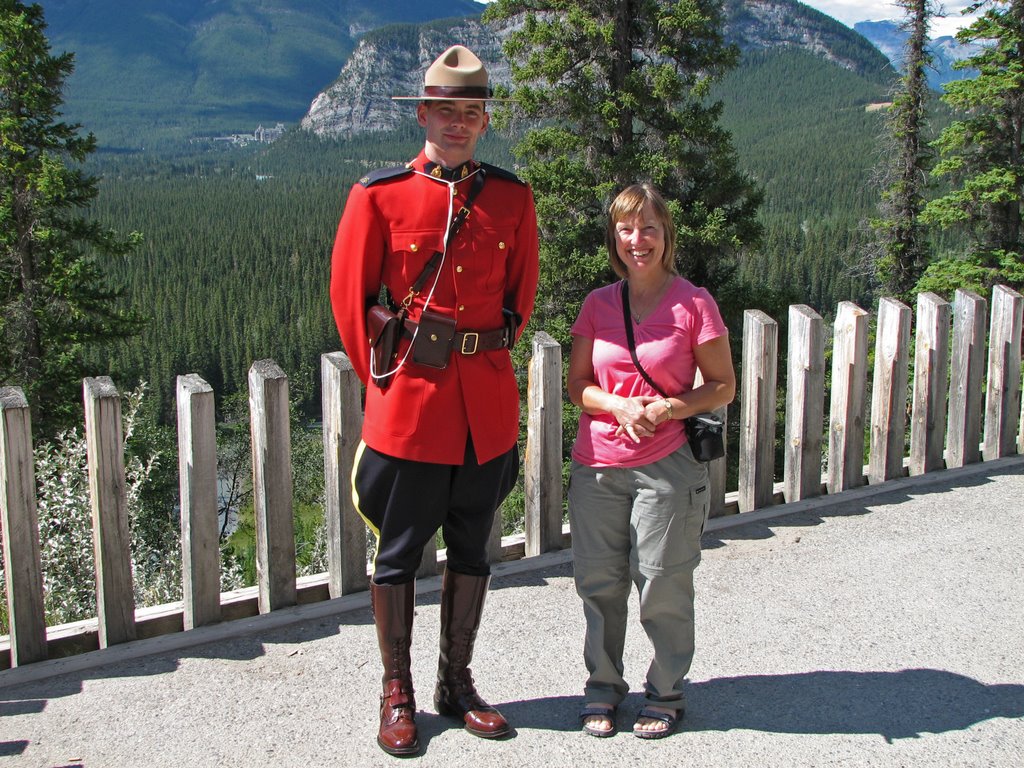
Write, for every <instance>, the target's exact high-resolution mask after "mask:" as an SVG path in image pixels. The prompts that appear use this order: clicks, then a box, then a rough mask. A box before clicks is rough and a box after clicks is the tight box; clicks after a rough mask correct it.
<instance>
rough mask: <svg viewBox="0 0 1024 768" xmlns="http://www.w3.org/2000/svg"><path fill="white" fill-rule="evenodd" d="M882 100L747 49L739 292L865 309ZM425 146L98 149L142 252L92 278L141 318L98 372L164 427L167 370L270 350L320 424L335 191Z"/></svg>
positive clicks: (493, 151) (295, 143)
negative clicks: (138, 153)
mask: <svg viewBox="0 0 1024 768" xmlns="http://www.w3.org/2000/svg"><path fill="white" fill-rule="evenodd" d="M886 93H887V86H886V84H885V83H883V82H879V81H878V79H877V78H867V77H864V76H862V75H860V74H857V73H856V72H852V71H850V70H848V69H845V68H843V67H840V66H838V65H836V64H834V63H831V62H829V61H826V60H824V59H823V58H821V57H819V56H815V55H814V54H812V53H808V52H806V51H800V50H786V49H779V48H774V49H769V50H762V51H759V52H758V51H751V52H748V53H747V55H746V56H745V57H744V63H743V64H742V65H741V66H740V67H739V68H738V69H737V70H736V71H735V72H734V73H732V74H731V75H730V76H729V77H728V78H727V79H726V81H725V82H723V83H722V84H721V85H720V86H719V87H718V89H717V90H716V92H715V94H714V95H715V97H716V98H720V99H722V100H723V102H724V104H725V113H724V116H723V122H724V124H725V126H726V127H727V128H728V129H729V130H731V131H732V132H733V135H734V138H735V145H736V148H737V151H738V153H739V156H740V161H741V165H742V166H743V167H744V168H745V169H746V170H747V171H749V172H750V173H751V174H752V175H754V176H755V177H756V178H757V179H758V181H759V182H760V183H761V184H762V185H763V186H764V188H765V190H766V201H765V205H764V207H763V211H762V219H763V221H764V223H765V225H766V236H765V241H764V246H763V248H761V249H759V250H758V251H757V252H756V253H752V254H750V255H749V256H748V257H746V258H745V260H744V261H743V262H742V263H741V264H740V265H739V268H740V272H741V275H742V276H744V277H746V278H747V279H748V281H749V283H750V284H752V285H755V286H757V285H760V286H764V287H767V288H771V289H774V290H776V291H779V292H781V293H783V294H784V295H785V296H786V297H787V298H788V299H790V300H792V301H794V302H806V303H809V304H811V305H812V306H814V307H816V308H818V309H819V311H821V312H823V313H825V314H828V313H829V312H831V311H832V310H833V309H834V307H835V304H836V303H837V302H838V301H840V300H844V299H851V300H856V301H861V302H864V303H865V304H866V305H870V301H869V299H870V296H869V285H868V280H867V278H866V276H865V275H864V274H863V273H864V270H858V269H857V268H856V266H855V264H856V261H857V259H858V256H857V248H856V244H857V238H858V236H859V235H858V232H859V224H860V221H861V220H862V219H864V218H865V217H867V216H869V215H871V213H872V211H873V206H874V201H875V196H876V192H875V190H874V189H873V188H872V187H871V183H870V179H871V175H872V167H873V166H874V163H875V160H876V157H877V154H878V153H877V151H876V149H875V147H876V138H877V136H878V134H879V133H880V130H881V117H880V115H881V113H880V112H878V111H870V110H869V109H868V107H869V106H870V105H872V104H874V103H877V102H879V101H882V100H884V99H885V97H886ZM421 146H422V133H421V132H420V130H419V129H418V127H417V126H415V123H413V122H412V121H411V120H409V121H407V122H404V123H402V124H400V126H399V127H398V128H397V129H395V131H392V132H389V133H387V134H367V135H364V136H362V137H356V138H350V139H347V140H337V139H327V138H319V137H317V136H315V135H313V134H310V133H307V132H305V131H292V132H290V133H289V134H288V135H286V137H285V138H283V139H282V140H280V141H278V142H277V143H276V144H273V145H271V146H270V147H260V148H254V147H249V148H248V149H246V150H230V151H229V150H222V151H220V152H212V153H211V152H208V153H205V154H202V155H198V156H196V157H194V158H192V159H190V160H188V161H185V160H179V161H175V162H170V161H166V162H162V163H153V161H152V160H148V159H144V158H142V157H135V158H133V157H129V158H120V159H119V158H111V157H109V156H108V157H107V158H106V160H105V161H104V165H103V166H102V167H101V169H100V170H102V171H103V173H104V176H105V178H104V182H103V185H102V190H101V196H100V200H99V202H98V203H97V205H96V207H95V211H94V212H95V213H96V214H97V216H98V217H100V218H101V220H103V221H104V222H106V223H109V224H110V225H111V226H115V227H117V228H118V229H119V230H121V231H128V230H140V231H142V232H143V233H144V234H145V242H144V244H143V245H142V247H141V249H140V252H139V253H138V255H137V256H135V257H133V258H131V259H129V260H119V261H117V262H114V263H110V264H107V265H105V267H106V268H107V269H108V270H110V273H111V275H112V277H113V279H114V280H115V282H117V283H118V284H120V285H123V286H125V288H126V297H125V299H126V301H129V302H130V303H131V304H132V306H134V307H136V308H138V309H140V310H141V311H144V312H146V313H147V314H149V316H150V318H151V320H150V323H149V325H148V326H147V328H146V330H145V332H144V333H143V335H142V336H141V337H140V338H138V339H134V340H132V341H129V342H126V343H122V344H120V345H118V346H117V348H114V349H107V350H101V351H98V352H97V353H96V357H95V364H96V369H97V372H98V373H111V374H112V375H114V377H115V380H116V381H119V382H122V383H124V384H128V383H130V382H131V381H133V380H134V379H135V378H144V379H146V380H148V381H149V382H150V383H151V384H152V385H153V387H154V388H155V390H156V391H157V392H158V393H159V396H160V400H161V405H162V410H163V412H164V414H165V416H167V417H169V416H170V414H171V409H172V403H173V386H174V377H175V376H176V375H178V374H181V373H185V372H197V373H199V374H201V375H202V376H203V377H204V378H206V379H207V380H208V381H210V383H211V384H213V385H214V387H215V388H216V390H217V392H218V394H224V393H230V392H233V391H244V390H245V387H246V374H247V371H248V368H249V366H250V365H251V364H252V362H254V361H255V360H258V359H261V358H266V357H270V358H273V359H275V360H277V362H278V363H279V364H281V365H282V367H284V369H285V370H286V371H287V372H288V373H289V374H291V375H292V376H294V379H293V381H294V384H293V388H295V389H297V390H299V391H302V392H305V393H306V394H307V395H308V398H307V400H306V402H307V406H308V409H309V411H310V412H311V413H315V412H316V411H317V410H318V407H319V406H318V402H319V401H318V397H319V395H318V386H319V385H318V382H319V375H318V372H317V370H318V366H319V355H320V354H321V353H323V352H325V351H333V350H336V349H338V348H339V347H340V342H339V340H338V336H337V332H336V330H335V328H334V323H333V319H332V317H331V313H330V307H329V302H328V297H327V279H328V273H329V253H330V249H331V246H332V244H333V239H334V231H335V228H336V226H337V222H338V217H339V215H340V213H341V209H342V206H343V204H344V200H345V196H346V194H347V192H348V188H349V186H350V185H351V184H352V183H353V181H354V180H355V179H357V178H358V177H359V176H361V175H362V174H363V173H364V171H365V169H366V168H367V167H368V166H378V165H386V164H392V163H396V162H399V161H403V160H405V159H408V158H409V157H412V156H413V155H414V154H415V152H416V151H418V149H419V148H420V147H421ZM509 146H510V142H509V141H508V140H507V139H505V140H503V139H502V138H501V137H499V136H497V135H489V136H488V138H487V140H486V141H485V142H482V143H481V145H480V149H481V152H482V158H483V159H486V160H490V161H492V162H496V163H498V164H500V165H506V166H507V165H508V164H509V163H510V162H511V160H510V157H509V155H508V151H509ZM851 265H853V266H851ZM748 298H749V297H748V296H743V297H737V298H736V299H735V301H734V303H738V302H745V301H747V300H748ZM745 308H747V307H746V306H736V307H730V308H729V309H731V311H732V312H733V314H736V313H738V312H741V311H742V309H745ZM780 319H782V318H780Z"/></svg>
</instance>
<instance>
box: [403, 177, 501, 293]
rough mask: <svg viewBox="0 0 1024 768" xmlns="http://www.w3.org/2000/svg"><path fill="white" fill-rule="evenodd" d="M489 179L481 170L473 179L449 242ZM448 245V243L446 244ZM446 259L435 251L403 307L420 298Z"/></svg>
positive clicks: (457, 214) (441, 253) (450, 232)
mask: <svg viewBox="0 0 1024 768" xmlns="http://www.w3.org/2000/svg"><path fill="white" fill-rule="evenodd" d="M486 177H487V173H486V171H484V169H483V168H480V170H478V171H477V172H476V175H475V176H474V177H473V183H472V185H471V186H470V188H469V194H467V195H466V202H465V203H464V204H463V206H462V207H461V208H459V210H458V211H457V212H456V213H455V215H454V216H453V217H452V223H451V226H450V227H448V242H449V243H450V242H451V241H452V240H454V239H455V236H456V235H457V234H458V233H459V230H460V229H462V225H463V224H465V223H466V219H468V218H469V213H470V209H471V208H472V207H473V202H474V201H475V200H476V198H477V195H479V194H480V190H481V189H483V188H484V181H485V179H486ZM446 245H447V243H446ZM442 258H444V253H443V252H442V251H434V255H433V256H431V257H430V259H429V260H428V261H427V263H426V264H424V265H423V271H422V272H420V276H419V277H417V278H416V282H414V283H413V284H412V286H411V287H410V288H409V294H408V296H406V297H405V299H404V300H403V301H402V306H403V307H406V308H408V306H409V304H410V303H412V299H413V297H415V296H418V295H419V293H420V291H422V290H423V286H425V285H426V284H427V280H428V279H429V278H430V276H431V275H432V274H433V272H434V270H435V269H437V265H438V264H440V263H441V259H442Z"/></svg>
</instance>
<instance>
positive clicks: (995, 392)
mask: <svg viewBox="0 0 1024 768" xmlns="http://www.w3.org/2000/svg"><path fill="white" fill-rule="evenodd" d="M1022 312H1024V297H1022V296H1021V295H1020V294H1019V293H1017V292H1016V291H1015V290H1013V289H1012V288H1007V287H1006V286H1005V285H997V286H996V287H995V288H994V289H993V291H992V325H991V327H990V329H989V334H988V387H987V389H986V391H985V448H984V455H985V460H986V461H991V460H992V459H998V458H1000V457H1002V456H1009V455H1010V454H1013V453H1016V451H1017V432H1018V420H1019V419H1020V337H1021V318H1022Z"/></svg>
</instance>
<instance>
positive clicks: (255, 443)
mask: <svg viewBox="0 0 1024 768" xmlns="http://www.w3.org/2000/svg"><path fill="white" fill-rule="evenodd" d="M249 411H250V425H251V428H252V485H253V502H254V506H255V516H256V521H255V522H256V581H257V583H258V587H259V605H260V613H268V612H270V611H274V610H277V609H278V608H284V607H285V606H289V605H295V600H296V594H297V593H296V584H295V521H294V519H293V513H292V462H291V424H290V421H289V417H288V377H287V376H285V374H284V371H282V370H281V369H280V368H279V367H278V365H277V363H275V362H274V361H273V360H258V361H256V362H255V363H253V364H252V367H251V368H250V369H249Z"/></svg>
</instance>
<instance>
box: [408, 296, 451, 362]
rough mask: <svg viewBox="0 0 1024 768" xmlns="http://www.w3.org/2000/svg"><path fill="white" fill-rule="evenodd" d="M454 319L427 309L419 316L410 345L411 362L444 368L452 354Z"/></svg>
mask: <svg viewBox="0 0 1024 768" xmlns="http://www.w3.org/2000/svg"><path fill="white" fill-rule="evenodd" d="M454 339H455V318H454V317H445V316H444V315H440V314H438V313H436V312H431V311H430V310H429V309H428V310H426V311H424V312H423V313H421V314H420V320H419V330H418V331H417V332H416V339H415V341H413V343H412V359H413V362H416V363H419V364H420V365H426V366H429V367H430V368H445V367H447V365H448V360H449V359H450V358H451V354H452V341H453V340H454Z"/></svg>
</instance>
